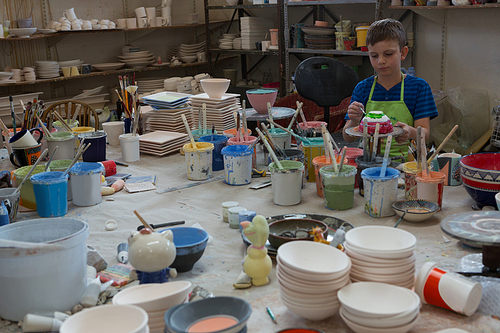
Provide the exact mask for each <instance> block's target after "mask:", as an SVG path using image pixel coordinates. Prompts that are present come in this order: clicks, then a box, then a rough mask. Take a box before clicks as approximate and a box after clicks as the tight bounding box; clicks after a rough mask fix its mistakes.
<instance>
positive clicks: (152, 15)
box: [146, 7, 156, 27]
mask: <svg viewBox="0 0 500 333" xmlns="http://www.w3.org/2000/svg"><path fill="white" fill-rule="evenodd" d="M146 17H147V19H148V27H154V26H156V8H155V7H148V8H146Z"/></svg>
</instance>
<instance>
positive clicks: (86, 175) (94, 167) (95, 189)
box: [69, 162, 104, 206]
mask: <svg viewBox="0 0 500 333" xmlns="http://www.w3.org/2000/svg"><path fill="white" fill-rule="evenodd" d="M103 170H104V167H103V166H102V164H100V163H92V162H79V163H76V164H75V165H73V167H72V168H71V170H70V171H69V174H70V177H71V183H72V184H71V192H72V195H73V204H75V205H76V206H94V205H97V204H99V203H101V201H102V195H101V175H102V171H103Z"/></svg>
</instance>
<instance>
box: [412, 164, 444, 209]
mask: <svg viewBox="0 0 500 333" xmlns="http://www.w3.org/2000/svg"><path fill="white" fill-rule="evenodd" d="M416 179H417V199H423V200H429V201H434V202H437V203H438V205H439V210H441V208H443V189H444V181H445V179H446V175H445V174H444V173H442V172H438V171H429V177H424V176H423V175H422V172H419V173H418V174H417V177H416Z"/></svg>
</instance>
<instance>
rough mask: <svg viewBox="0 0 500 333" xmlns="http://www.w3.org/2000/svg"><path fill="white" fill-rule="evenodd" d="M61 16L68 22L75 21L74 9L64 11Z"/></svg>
mask: <svg viewBox="0 0 500 333" xmlns="http://www.w3.org/2000/svg"><path fill="white" fill-rule="evenodd" d="M63 16H64V17H65V18H67V19H68V21H70V22H71V21H73V20H76V19H77V17H76V14H75V8H70V9H66V10H65V11H64V13H63Z"/></svg>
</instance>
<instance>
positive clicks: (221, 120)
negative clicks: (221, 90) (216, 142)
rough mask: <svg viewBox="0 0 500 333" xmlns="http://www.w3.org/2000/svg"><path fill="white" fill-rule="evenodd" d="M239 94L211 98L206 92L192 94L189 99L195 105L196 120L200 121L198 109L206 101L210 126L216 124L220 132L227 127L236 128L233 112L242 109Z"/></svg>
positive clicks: (196, 121) (216, 128)
mask: <svg viewBox="0 0 500 333" xmlns="http://www.w3.org/2000/svg"><path fill="white" fill-rule="evenodd" d="M239 96H240V95H239V94H227V93H226V94H224V95H223V96H222V98H220V99H218V98H210V97H208V95H207V94H206V93H203V94H198V95H192V96H191V97H189V101H190V102H191V105H192V107H193V111H194V112H193V113H194V121H195V123H198V110H199V109H200V108H202V107H203V103H205V105H206V107H207V112H206V115H207V123H208V125H209V126H210V127H212V125H215V130H216V131H217V132H219V133H222V132H224V131H225V130H227V129H230V128H235V127H236V123H235V121H234V116H233V113H234V112H235V111H236V112H237V111H239V110H241V106H240V100H239Z"/></svg>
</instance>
